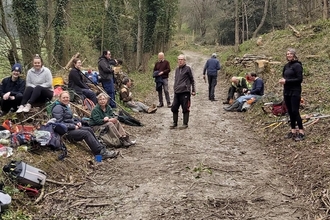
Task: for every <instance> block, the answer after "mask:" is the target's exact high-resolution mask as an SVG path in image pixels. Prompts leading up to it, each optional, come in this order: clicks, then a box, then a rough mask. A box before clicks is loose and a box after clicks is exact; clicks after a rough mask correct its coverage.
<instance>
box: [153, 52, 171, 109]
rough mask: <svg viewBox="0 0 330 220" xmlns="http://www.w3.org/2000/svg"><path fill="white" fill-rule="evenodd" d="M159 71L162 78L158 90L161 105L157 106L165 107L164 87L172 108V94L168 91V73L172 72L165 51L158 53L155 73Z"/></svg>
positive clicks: (168, 102)
mask: <svg viewBox="0 0 330 220" xmlns="http://www.w3.org/2000/svg"><path fill="white" fill-rule="evenodd" d="M156 71H157V76H160V77H161V78H162V86H161V87H160V88H159V89H158V90H157V92H158V99H159V105H158V106H157V107H163V106H164V102H163V89H164V94H165V99H166V102H167V107H168V108H171V100H170V95H169V93H168V75H169V73H170V72H171V68H170V63H169V62H168V61H167V60H165V56H164V53H163V52H160V53H159V54H158V61H157V62H156V63H155V67H154V73H155V72H156Z"/></svg>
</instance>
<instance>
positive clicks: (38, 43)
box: [0, 0, 329, 73]
mask: <svg viewBox="0 0 330 220" xmlns="http://www.w3.org/2000/svg"><path fill="white" fill-rule="evenodd" d="M328 4H329V3H328V1H327V0H284V1H283V0H235V1H229V0H180V1H178V0H134V1H133V0H113V1H110V0H84V1H80V0H2V1H1V4H0V14H1V29H0V34H1V35H0V36H1V39H0V40H1V42H2V43H1V45H2V47H1V54H0V56H1V57H0V58H1V60H2V61H3V62H1V65H2V66H3V68H4V69H8V67H7V66H10V65H12V64H13V63H15V62H21V63H23V64H24V66H25V67H26V68H29V67H30V66H31V57H32V56H33V55H34V54H41V55H42V56H43V58H44V62H45V64H46V65H47V66H49V67H50V68H51V69H52V70H54V71H57V70H60V69H63V68H64V67H65V65H66V64H67V62H68V61H69V60H70V58H71V57H72V56H73V55H74V54H76V53H77V52H79V53H80V54H81V55H82V57H84V58H85V59H86V60H85V61H86V64H88V65H92V66H95V63H96V60H97V57H98V56H99V55H100V54H101V51H103V50H107V49H109V50H111V51H112V54H113V55H112V56H113V58H120V59H122V60H124V61H125V64H126V68H127V71H128V72H129V71H135V70H139V71H142V70H145V69H146V66H147V62H148V60H149V59H150V57H151V56H152V55H153V54H155V53H157V52H159V51H166V50H168V49H170V48H171V46H172V45H173V44H175V42H173V36H175V35H177V34H183V35H185V36H189V37H193V40H194V41H195V42H197V43H200V44H204V45H235V46H236V49H238V45H239V44H240V43H242V42H244V41H246V40H249V39H251V38H255V37H257V36H259V35H261V34H264V33H267V32H270V31H273V30H279V29H283V28H285V27H287V26H288V25H293V26H294V25H297V24H308V23H310V22H313V21H316V20H318V19H327V18H328V16H329V15H328V14H329V9H328ZM3 73H4V72H3Z"/></svg>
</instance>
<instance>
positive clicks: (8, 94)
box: [0, 63, 25, 115]
mask: <svg viewBox="0 0 330 220" xmlns="http://www.w3.org/2000/svg"><path fill="white" fill-rule="evenodd" d="M11 70H12V73H11V76H9V77H6V78H4V79H3V80H2V83H1V85H0V97H1V101H0V104H1V110H2V115H5V114H7V113H8V112H9V111H10V110H11V109H13V111H16V110H17V106H19V105H20V104H21V101H22V98H23V92H24V89H25V80H23V79H22V78H21V77H20V74H21V72H22V66H21V64H19V63H15V64H14V65H13V66H12V68H11Z"/></svg>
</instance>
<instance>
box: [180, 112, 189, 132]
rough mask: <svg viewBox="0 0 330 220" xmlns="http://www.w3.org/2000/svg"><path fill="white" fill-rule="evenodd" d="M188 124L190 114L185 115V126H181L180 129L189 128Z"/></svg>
mask: <svg viewBox="0 0 330 220" xmlns="http://www.w3.org/2000/svg"><path fill="white" fill-rule="evenodd" d="M188 122H189V112H186V113H183V125H182V126H180V129H186V128H188Z"/></svg>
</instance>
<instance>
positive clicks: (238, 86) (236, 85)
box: [223, 76, 248, 104]
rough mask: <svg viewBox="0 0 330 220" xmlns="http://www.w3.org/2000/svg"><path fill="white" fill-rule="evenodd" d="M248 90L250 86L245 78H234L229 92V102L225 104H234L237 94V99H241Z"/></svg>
mask: <svg viewBox="0 0 330 220" xmlns="http://www.w3.org/2000/svg"><path fill="white" fill-rule="evenodd" d="M247 90H248V86H247V83H246V79H245V77H239V76H233V77H232V78H231V86H230V88H229V90H228V96H227V101H225V102H223V104H232V103H233V101H234V99H235V98H234V96H235V92H236V93H237V97H240V96H242V95H244V93H245V92H246V91H247Z"/></svg>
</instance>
